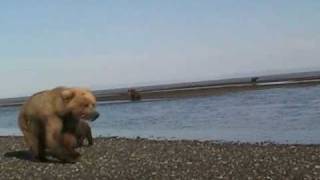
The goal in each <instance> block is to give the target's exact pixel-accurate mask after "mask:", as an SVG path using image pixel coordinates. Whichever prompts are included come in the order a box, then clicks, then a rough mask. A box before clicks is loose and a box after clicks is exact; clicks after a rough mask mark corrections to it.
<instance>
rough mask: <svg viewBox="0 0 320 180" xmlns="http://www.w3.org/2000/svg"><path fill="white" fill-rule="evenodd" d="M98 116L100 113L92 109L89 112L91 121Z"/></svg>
mask: <svg viewBox="0 0 320 180" xmlns="http://www.w3.org/2000/svg"><path fill="white" fill-rule="evenodd" d="M99 116H100V114H99V113H98V112H97V111H94V112H93V113H91V115H90V117H91V118H90V120H91V121H95V120H96V119H98V117H99Z"/></svg>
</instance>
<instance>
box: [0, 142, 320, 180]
mask: <svg viewBox="0 0 320 180" xmlns="http://www.w3.org/2000/svg"><path fill="white" fill-rule="evenodd" d="M25 150H26V149H25V147H24V144H23V141H22V138H21V137H0V153H1V156H0V179H6V180H9V179H68V180H71V179H139V180H140V179H320V145H276V144H270V143H261V144H239V143H213V142H199V141H182V140H175V141H167V140H159V141H157V140H145V139H125V138H97V139H95V144H94V145H93V146H91V147H83V148H81V149H79V151H80V152H81V154H82V157H81V159H80V160H79V162H77V163H75V164H62V163H57V162H47V163H39V162H32V161H30V160H28V158H29V156H28V153H27V152H26V151H25Z"/></svg>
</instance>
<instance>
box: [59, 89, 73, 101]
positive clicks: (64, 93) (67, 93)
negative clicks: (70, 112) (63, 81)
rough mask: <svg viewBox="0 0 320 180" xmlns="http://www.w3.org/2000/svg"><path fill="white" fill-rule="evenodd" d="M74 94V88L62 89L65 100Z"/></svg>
mask: <svg viewBox="0 0 320 180" xmlns="http://www.w3.org/2000/svg"><path fill="white" fill-rule="evenodd" d="M73 96H74V92H73V91H72V90H63V91H62V98H63V100H70V99H72V98H73Z"/></svg>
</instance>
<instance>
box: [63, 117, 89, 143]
mask: <svg viewBox="0 0 320 180" xmlns="http://www.w3.org/2000/svg"><path fill="white" fill-rule="evenodd" d="M63 132H64V133H69V134H73V135H74V136H75V138H76V144H71V145H70V146H74V147H81V146H83V143H84V140H85V139H87V141H88V146H91V145H93V139H92V133H91V128H90V126H89V124H88V123H87V122H86V121H85V120H78V121H77V122H72V120H71V121H65V123H64V127H63Z"/></svg>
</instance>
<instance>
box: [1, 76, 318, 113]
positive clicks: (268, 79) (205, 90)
mask: <svg viewBox="0 0 320 180" xmlns="http://www.w3.org/2000/svg"><path fill="white" fill-rule="evenodd" d="M317 84H320V71H312V72H300V73H289V74H276V75H268V76H259V77H258V76H253V77H243V78H231V79H222V80H211V81H199V82H186V83H175V84H162V85H153V86H140V87H128V88H117V89H108V90H95V91H93V93H94V95H95V96H96V98H97V101H98V103H116V102H128V101H132V100H142V101H150V100H155V99H164V98H166V99H171V98H182V97H193V96H209V95H219V94H224V93H227V92H234V91H244V90H257V89H265V88H274V87H289V86H290V87H292V86H305V85H307V86H309V85H317ZM128 90H133V91H134V93H135V94H138V95H139V98H138V99H133V98H132V94H130V93H129V92H128ZM27 98H28V97H17V98H6V99H0V107H1V106H2V107H3V106H20V105H22V104H23V102H24V101H25V100H26V99H27Z"/></svg>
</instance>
